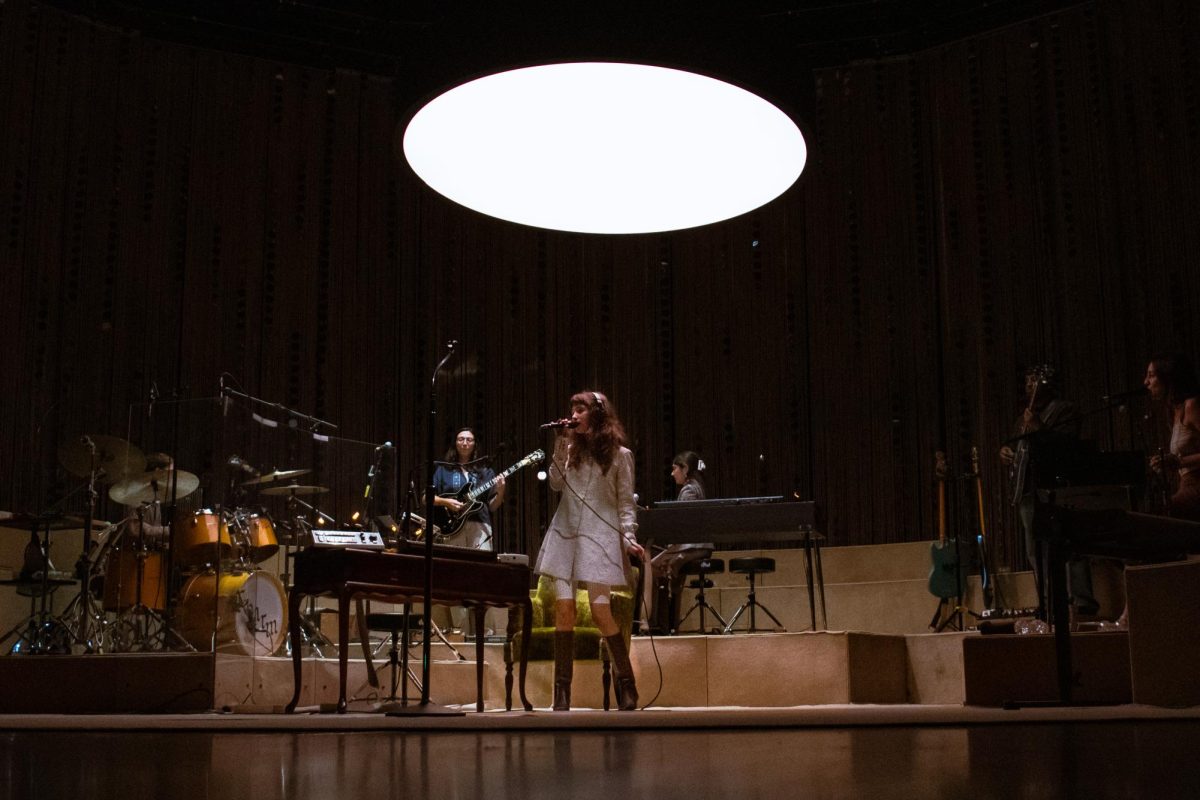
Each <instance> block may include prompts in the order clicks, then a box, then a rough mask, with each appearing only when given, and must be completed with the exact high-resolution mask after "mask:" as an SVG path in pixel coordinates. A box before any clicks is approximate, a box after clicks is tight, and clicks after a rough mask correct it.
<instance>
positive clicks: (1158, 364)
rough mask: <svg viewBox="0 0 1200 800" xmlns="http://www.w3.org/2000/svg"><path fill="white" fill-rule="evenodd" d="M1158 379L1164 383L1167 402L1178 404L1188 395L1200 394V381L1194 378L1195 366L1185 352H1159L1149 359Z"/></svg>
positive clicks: (1172, 404)
mask: <svg viewBox="0 0 1200 800" xmlns="http://www.w3.org/2000/svg"><path fill="white" fill-rule="evenodd" d="M1150 364H1151V365H1152V366H1153V367H1154V372H1155V374H1156V375H1158V379H1159V380H1160V381H1162V382H1163V384H1165V385H1166V389H1167V402H1168V403H1170V404H1171V406H1172V407H1175V406H1178V405H1180V404H1181V403H1183V402H1184V401H1185V400H1187V399H1188V398H1189V397H1197V396H1200V381H1198V380H1197V379H1196V368H1195V367H1193V366H1192V360H1191V359H1190V358H1188V357H1187V354H1185V353H1179V352H1168V353H1159V354H1158V355H1156V356H1155V357H1154V358H1152V359H1150Z"/></svg>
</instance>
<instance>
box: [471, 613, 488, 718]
mask: <svg viewBox="0 0 1200 800" xmlns="http://www.w3.org/2000/svg"><path fill="white" fill-rule="evenodd" d="M472 612H473V613H474V614H475V710H476V711H478V712H479V713H480V714H482V713H483V638H484V629H483V625H484V618H485V617H486V616H487V606H485V605H483V604H482V603H480V604H479V605H476V606H475V608H473V609H472Z"/></svg>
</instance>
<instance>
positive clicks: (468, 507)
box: [438, 450, 546, 540]
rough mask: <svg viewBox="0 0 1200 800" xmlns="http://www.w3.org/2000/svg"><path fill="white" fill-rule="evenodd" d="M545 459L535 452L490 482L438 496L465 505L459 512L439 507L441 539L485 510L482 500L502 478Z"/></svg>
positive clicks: (450, 534)
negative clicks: (480, 510)
mask: <svg viewBox="0 0 1200 800" xmlns="http://www.w3.org/2000/svg"><path fill="white" fill-rule="evenodd" d="M545 458H546V454H545V453H544V452H543V451H541V450H534V451H533V452H532V453H530V454H529V455H527V456H525V457H524V458H522V459H521V460H520V461H518V462H517V463H515V464H513V465H512V466H511V467H509V468H508V469H506V470H504V472H501V473H500V474H499V475H497V476H496V477H494V478H492V479H491V480H489V481H485V482H483V483H481V484H479V485H478V486H477V485H475V484H474V483H473V482H472V481H467V482H466V483H465V484H463V485H462V487H461V488H460V489H459V490H458V491H456V492H446V493H445V494H442V495H438V496H439V497H452V498H454V499H455V500H457V501H458V502H460V503H462V504H463V508H462V510H461V511H458V512H454V511H451V510H450V509H448V508H444V507H440V506H439V508H438V510H439V511H440V512H441V513H442V522H441V529H442V533H441V538H442V539H443V540H444V539H446V538H448V537H450V536H453V535H454V534H456V533H458V530H459V528H461V527H462V526H463V523H464V522H466V521H467V520H469V519H470V518H471V517H473V516H474V515H475V514H477V513H479V509H481V508H483V503H484V501H483V500H481V499H480V498H483V497H486V496H487V493H488V492H489V491H491V489H492V487H493V486H495V485H496V484H497V483H499V482H500V480H501V479H502V478H507V477H508V476H509V475H512V474H513V473H514V472H516V471H517V470H519V469H523V468H525V467H528V466H529V465H531V464H537V463H539V462H541V461H542V460H543V459H545Z"/></svg>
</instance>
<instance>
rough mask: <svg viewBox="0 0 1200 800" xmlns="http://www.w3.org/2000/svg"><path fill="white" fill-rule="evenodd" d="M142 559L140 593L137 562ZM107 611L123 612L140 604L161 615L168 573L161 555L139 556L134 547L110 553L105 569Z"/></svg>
mask: <svg viewBox="0 0 1200 800" xmlns="http://www.w3.org/2000/svg"><path fill="white" fill-rule="evenodd" d="M139 559H143V564H142V586H141V591H140V592H139V591H138V579H137V573H138V560H139ZM103 596H104V610H105V611H124V610H125V609H127V608H132V607H133V606H136V605H138V604H141V605H143V606H146V607H147V608H151V609H154V610H155V611H162V610H163V609H164V608H166V603H167V569H166V564H165V563H164V562H163V554H162V552H160V551H148V552H144V553H143V552H139V551H138V549H137V548H135V547H132V546H127V547H121V548H118V549H116V550H110V551H109V553H108V561H107V562H106V566H105V568H104V595H103Z"/></svg>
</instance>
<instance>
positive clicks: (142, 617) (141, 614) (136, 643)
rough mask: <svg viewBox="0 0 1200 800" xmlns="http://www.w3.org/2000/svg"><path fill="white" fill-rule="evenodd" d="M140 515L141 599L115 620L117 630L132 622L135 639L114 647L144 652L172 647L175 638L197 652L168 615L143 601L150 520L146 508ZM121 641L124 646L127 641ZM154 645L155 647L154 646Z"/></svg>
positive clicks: (138, 588)
mask: <svg viewBox="0 0 1200 800" xmlns="http://www.w3.org/2000/svg"><path fill="white" fill-rule="evenodd" d="M136 515H137V520H138V536H137V543H136V545H135V547H136V549H135V551H134V557H135V558H136V559H137V569H136V571H135V578H134V592H135V596H136V598H137V601H136V602H135V603H134V604H133V605H132V606H130V607H129V608H127V609H126V610H125V611H123V612H121V613H120V614H119V615H118V616H117V620H116V622H114V623H113V627H114V629H115V628H117V626H120V625H122V624H126V625H128V626H129V627H130V628H131V629H132V631H133V638H132V639H131V640H130V641H129V642H128V643H127V644H128V646H127V647H123V648H116V647H115V645H116V643H115V642H114V647H115V649H125V650H126V651H131V650H133V649H134V648H137V649H138V650H143V651H144V650H151V649H157V650H161V649H167V648H171V647H172V637H173V640H174V643H175V645H177V646H179V647H181V648H182V649H184V650H187V651H189V652H195V651H196V648H194V647H192V645H191V644H190V643H188V642H187V640H185V639H184V638H183V637H182V636H180V635H179V633H178V632H176V631H175V629H174V628H172V627H171V625H170V623H169V622H168V621H167V619H166V617H164V616H163V615H162V614H160V613H159V612H158V611H156V610H155V609H153V608H150V607H149V606H148V605H146V604H145V603H144V602H143V601H142V591H143V586H144V584H145V569H146V559H147V558H149V556H150V551H149V550H148V549H147V547H146V527H145V526H146V521H145V519H144V517H143V507H141V506H139V507H138V509H137V510H136ZM123 534H124V532H122V533H121V535H123ZM106 580H107V578H106ZM168 594H169V592H168ZM117 596H118V598H119V597H120V590H119V589H118V592H117ZM165 599H166V598H164V602H165ZM131 620H137V622H131ZM152 623H157V628H156V629H155V630H154V633H153V638H152V635H151V624H152ZM116 635H117V634H115V633H114V636H116ZM121 644H122V645H124V644H126V643H121ZM152 644H153V645H155V646H153V647H152V646H151V645H152Z"/></svg>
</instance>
